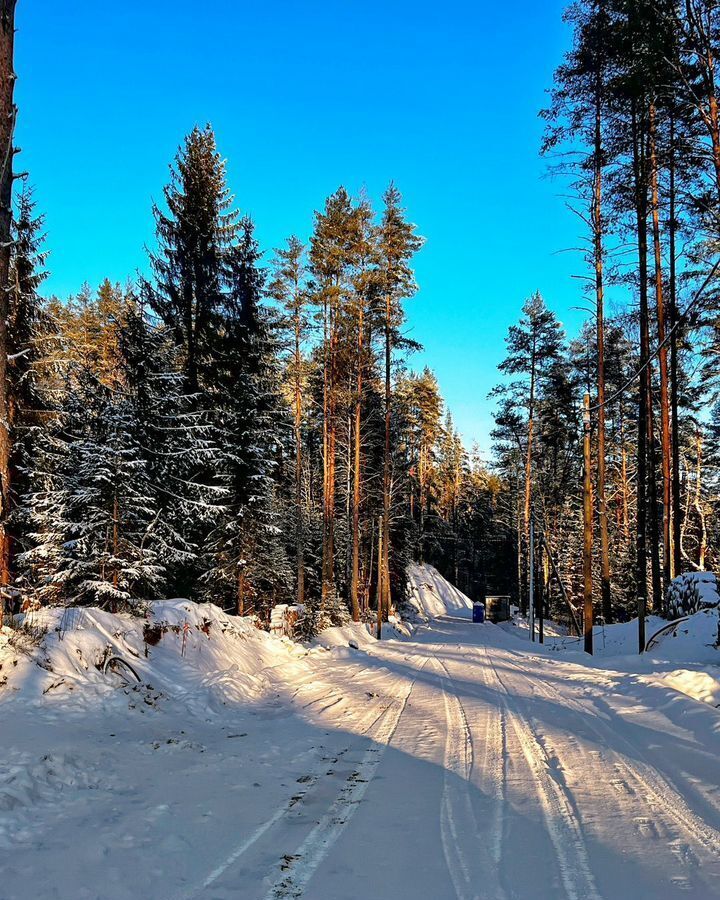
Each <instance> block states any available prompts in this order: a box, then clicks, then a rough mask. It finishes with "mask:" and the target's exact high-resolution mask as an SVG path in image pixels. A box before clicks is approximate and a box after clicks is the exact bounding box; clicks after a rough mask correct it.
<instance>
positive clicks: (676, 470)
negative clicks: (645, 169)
mask: <svg viewBox="0 0 720 900" xmlns="http://www.w3.org/2000/svg"><path fill="white" fill-rule="evenodd" d="M669 174H670V186H669V193H670V224H669V236H670V283H669V287H670V327H671V329H672V331H671V335H670V423H671V425H670V432H671V438H672V502H671V505H672V510H673V516H672V524H673V531H672V551H673V552H672V557H673V567H672V572H671V575H672V577H673V578H674V577H675V576H677V575H679V574H680V572H681V568H682V554H681V550H680V523H681V519H682V516H681V512H680V511H681V499H680V424H679V420H678V394H679V385H678V375H679V371H678V334H677V324H678V321H679V319H678V308H677V274H676V266H677V256H676V247H675V242H676V232H677V223H676V221H675V119H674V117H671V119H670V166H669Z"/></svg>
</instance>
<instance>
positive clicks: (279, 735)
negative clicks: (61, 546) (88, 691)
mask: <svg viewBox="0 0 720 900" xmlns="http://www.w3.org/2000/svg"><path fill="white" fill-rule="evenodd" d="M315 656H316V658H313V661H312V665H307V666H306V667H305V668H303V667H302V665H304V664H302V665H301V663H298V664H297V666H296V668H295V669H294V670H293V672H292V678H290V676H289V674H288V671H287V668H286V667H283V666H279V667H277V669H276V670H273V676H272V677H273V679H274V681H273V685H274V687H273V691H274V693H273V698H272V700H271V701H269V700H264V701H263V702H262V703H258V704H257V705H255V706H254V707H252V708H241V707H238V708H237V709H235V710H234V711H233V712H230V711H228V713H227V715H222V716H217V715H214V716H209V717H208V718H207V719H203V718H202V717H198V718H195V717H193V718H191V719H188V720H187V721H184V720H183V718H182V717H181V715H180V708H181V707H180V706H179V705H177V704H174V703H171V702H169V701H168V702H166V703H164V704H163V702H162V699H161V700H160V701H158V705H157V708H154V707H150V708H148V710H147V715H144V716H142V717H139V716H135V717H133V716H130V717H128V714H127V710H125V711H124V712H123V711H122V710H121V709H117V710H115V711H110V712H108V710H107V709H105V711H104V712H103V714H102V716H99V715H94V714H92V713H91V712H89V711H88V710H85V711H84V712H83V714H82V715H81V714H80V713H78V712H77V711H76V712H75V713H74V717H73V715H70V714H69V713H68V712H67V711H64V713H63V716H62V717H60V716H56V717H55V719H54V720H53V719H52V718H48V717H49V716H50V713H45V714H43V715H38V716H36V717H35V718H34V719H33V722H32V723H31V724H28V723H26V725H25V726H24V727H23V728H21V729H18V730H17V734H16V741H15V745H14V746H13V745H12V741H11V742H10V743H11V746H12V749H11V750H10V756H11V762H12V758H15V759H16V760H17V762H18V763H20V762H21V761H22V760H25V761H27V759H28V758H30V756H31V755H32V752H33V750H37V748H38V747H42V748H43V757H44V759H45V760H46V761H47V760H48V759H49V760H50V763H49V764H47V768H48V769H49V770H50V774H47V776H46V779H45V781H46V782H47V783H46V784H45V790H46V793H47V797H46V798H44V797H43V796H40V798H39V799H38V802H37V804H35V805H34V806H33V807H32V809H28V810H24V812H23V813H22V814H21V815H19V817H18V819H17V822H18V825H17V828H18V829H20V830H21V832H22V833H20V834H14V835H11V834H6V835H5V838H6V840H3V830H2V827H0V861H1V862H0V866H1V868H2V872H1V873H0V874H1V877H0V898H2V900H25V898H28V897H31V896H32V897H34V898H51V897H52V898H60V900H70V898H76V897H78V898H102V900H120V898H131V897H132V898H137V897H143V898H151V900H155V898H158V900H160V898H163V900H165V898H167V900H179V898H186V900H191V898H197V900H231V898H233V900H235V898H242V900H279V898H298V897H305V898H307V900H365V898H368V900H370V898H373V900H405V898H407V900H419V898H423V900H425V898H427V900H446V898H447V900H475V898H483V900H486V898H487V900H492V898H498V900H512V898H527V900H545V898H548V900H550V898H552V900H555V898H569V900H593V898H605V900H623V898H628V900H629V898H632V900H644V898H648V900H650V898H653V900H663V898H674V897H678V898H698V900H709V898H712V897H720V789H719V788H718V784H720V762H719V760H720V754H719V752H718V751H719V750H720V715H719V714H718V712H717V711H716V710H714V709H713V708H711V707H709V706H707V705H705V704H700V703H698V702H696V701H693V700H691V699H689V698H687V697H684V696H683V695H681V694H678V693H676V692H675V691H673V690H671V689H670V688H668V687H667V686H665V685H662V684H660V683H652V682H651V681H650V682H648V681H647V679H645V680H643V679H641V678H638V677H637V676H635V675H628V674H623V673H618V672H612V671H609V670H606V669H594V668H590V667H588V666H586V665H580V664H578V663H570V662H565V661H561V660H559V659H558V658H557V655H553V654H551V653H550V652H548V651H545V650H539V649H537V648H536V647H534V646H532V645H529V644H527V643H523V642H521V641H519V640H518V639H517V638H515V637H513V636H511V635H509V634H507V633H506V632H505V631H503V630H501V629H499V628H497V627H495V626H492V625H485V626H478V625H473V624H472V623H470V622H468V621H467V620H466V619H459V618H457V619H456V618H450V617H445V618H442V619H437V620H434V621H433V622H432V623H431V624H430V625H428V626H425V627H422V628H420V629H419V630H418V631H417V632H416V633H415V636H414V638H413V640H412V641H385V642H382V643H380V644H374V643H373V644H367V645H363V647H362V648H361V649H360V650H351V649H348V648H345V649H342V648H341V649H339V650H336V651H334V652H333V653H328V652H324V653H323V652H320V653H317V652H316V655H315ZM149 706H150V705H149ZM68 715H70V720H69V721H70V726H68ZM140 719H142V723H141V725H140V726H139V725H138V721H139V720H140ZM8 724H9V719H7V718H2V717H0V727H2V728H3V733H4V734H7V733H8V731H7V728H8ZM53 725H54V726H55V727H54V728H53ZM13 755H14V756H13ZM36 755H37V754H36ZM6 762H7V759H6ZM53 767H54V769H57V770H60V769H62V773H64V774H63V778H64V779H65V780H64V781H63V785H64V787H63V789H62V790H57V791H55V792H54V793H53V790H52V786H53V778H52V770H53ZM72 767H74V769H75V770H76V771H77V772H78V773H80V772H82V773H83V777H84V778H85V779H86V780H89V781H88V783H87V784H85V785H84V786H82V787H83V789H82V790H80V789H77V790H73V791H69V789H68V787H67V771H68V768H72ZM36 774H37V773H36ZM55 774H57V773H55ZM79 777H80V776H79V775H78V778H79ZM36 782H38V783H41V784H42V779H37V778H36ZM38 790H40V789H39V788H38ZM40 793H41V795H42V791H40ZM1 822H2V819H0V823H1Z"/></svg>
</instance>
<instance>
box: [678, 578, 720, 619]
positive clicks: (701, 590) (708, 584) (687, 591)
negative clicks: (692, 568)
mask: <svg viewBox="0 0 720 900" xmlns="http://www.w3.org/2000/svg"><path fill="white" fill-rule="evenodd" d="M667 600H668V609H669V610H670V617H671V618H673V619H678V618H680V617H681V616H687V615H689V614H691V613H694V612H697V610H698V609H703V608H707V607H717V606H718V604H720V591H718V582H717V577H716V576H715V575H714V574H713V573H712V572H685V573H684V574H682V575H678V576H677V578H673V580H672V581H671V582H670V585H669V586H668V591H667Z"/></svg>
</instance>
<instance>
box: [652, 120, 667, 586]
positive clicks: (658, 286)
mask: <svg viewBox="0 0 720 900" xmlns="http://www.w3.org/2000/svg"><path fill="white" fill-rule="evenodd" d="M649 126H650V128H649V137H650V173H651V182H650V183H651V202H652V228H653V252H654V260H655V305H656V312H657V328H658V342H659V345H660V349H659V360H660V448H661V454H662V456H661V459H662V481H663V484H662V486H663V576H664V585H663V587H667V585H668V584H669V582H670V580H671V579H672V578H673V551H672V515H673V510H672V500H671V475H670V468H671V448H670V438H671V436H670V393H669V384H668V380H669V379H668V351H667V346H666V345H665V339H666V336H667V335H666V326H665V297H664V293H663V274H662V252H661V247H660V198H659V188H658V159H657V141H656V122H655V104H654V103H652V104H651V105H650V120H649Z"/></svg>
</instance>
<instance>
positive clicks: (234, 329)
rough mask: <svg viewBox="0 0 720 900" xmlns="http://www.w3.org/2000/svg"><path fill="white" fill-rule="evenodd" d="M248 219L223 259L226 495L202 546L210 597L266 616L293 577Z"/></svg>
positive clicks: (216, 389) (266, 332)
mask: <svg viewBox="0 0 720 900" xmlns="http://www.w3.org/2000/svg"><path fill="white" fill-rule="evenodd" d="M258 260H259V251H258V247H257V243H256V241H255V238H254V235H253V225H252V222H251V221H250V220H249V219H243V220H242V221H241V231H240V235H239V240H238V242H237V243H236V244H235V246H234V247H233V248H232V251H231V252H230V253H229V254H228V259H227V263H228V268H227V275H228V281H229V290H228V294H227V298H226V309H225V315H224V319H223V325H222V340H218V343H217V354H216V366H215V373H214V383H213V384H212V386H208V390H209V391H210V390H211V391H212V393H211V394H210V396H211V398H212V400H213V404H212V410H213V413H212V417H213V423H214V426H215V429H216V435H215V439H216V444H217V446H218V448H219V451H218V457H217V464H216V469H215V477H216V484H217V488H218V490H219V491H222V492H223V496H224V500H223V504H222V506H219V507H218V518H217V525H216V527H215V528H214V529H213V530H212V532H211V533H210V535H209V540H208V544H207V572H206V574H205V576H204V577H203V582H204V584H205V590H206V593H207V596H208V599H210V600H212V601H213V602H217V603H220V604H221V605H222V606H223V607H225V608H230V609H234V610H236V611H237V613H238V615H246V614H248V613H250V612H258V611H260V612H262V613H263V615H269V607H270V606H271V604H272V602H273V600H276V601H279V600H288V599H290V595H289V592H290V591H291V589H292V573H291V570H290V565H289V561H288V557H287V553H286V550H285V546H284V542H283V538H282V535H281V533H280V529H279V528H278V526H277V519H278V513H277V509H276V498H275V496H274V482H273V475H274V469H275V462H274V460H275V459H276V458H277V456H278V450H279V438H278V436H277V435H278V433H279V432H280V431H281V429H280V427H279V426H280V420H279V415H280V414H279V406H278V401H277V396H276V384H277V373H276V370H275V359H276V354H275V348H274V345H273V340H272V330H273V329H272V320H271V318H270V314H269V312H268V311H267V310H265V309H264V308H263V307H262V306H261V302H260V299H261V293H262V289H263V277H262V273H261V271H260V270H259V268H258Z"/></svg>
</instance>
